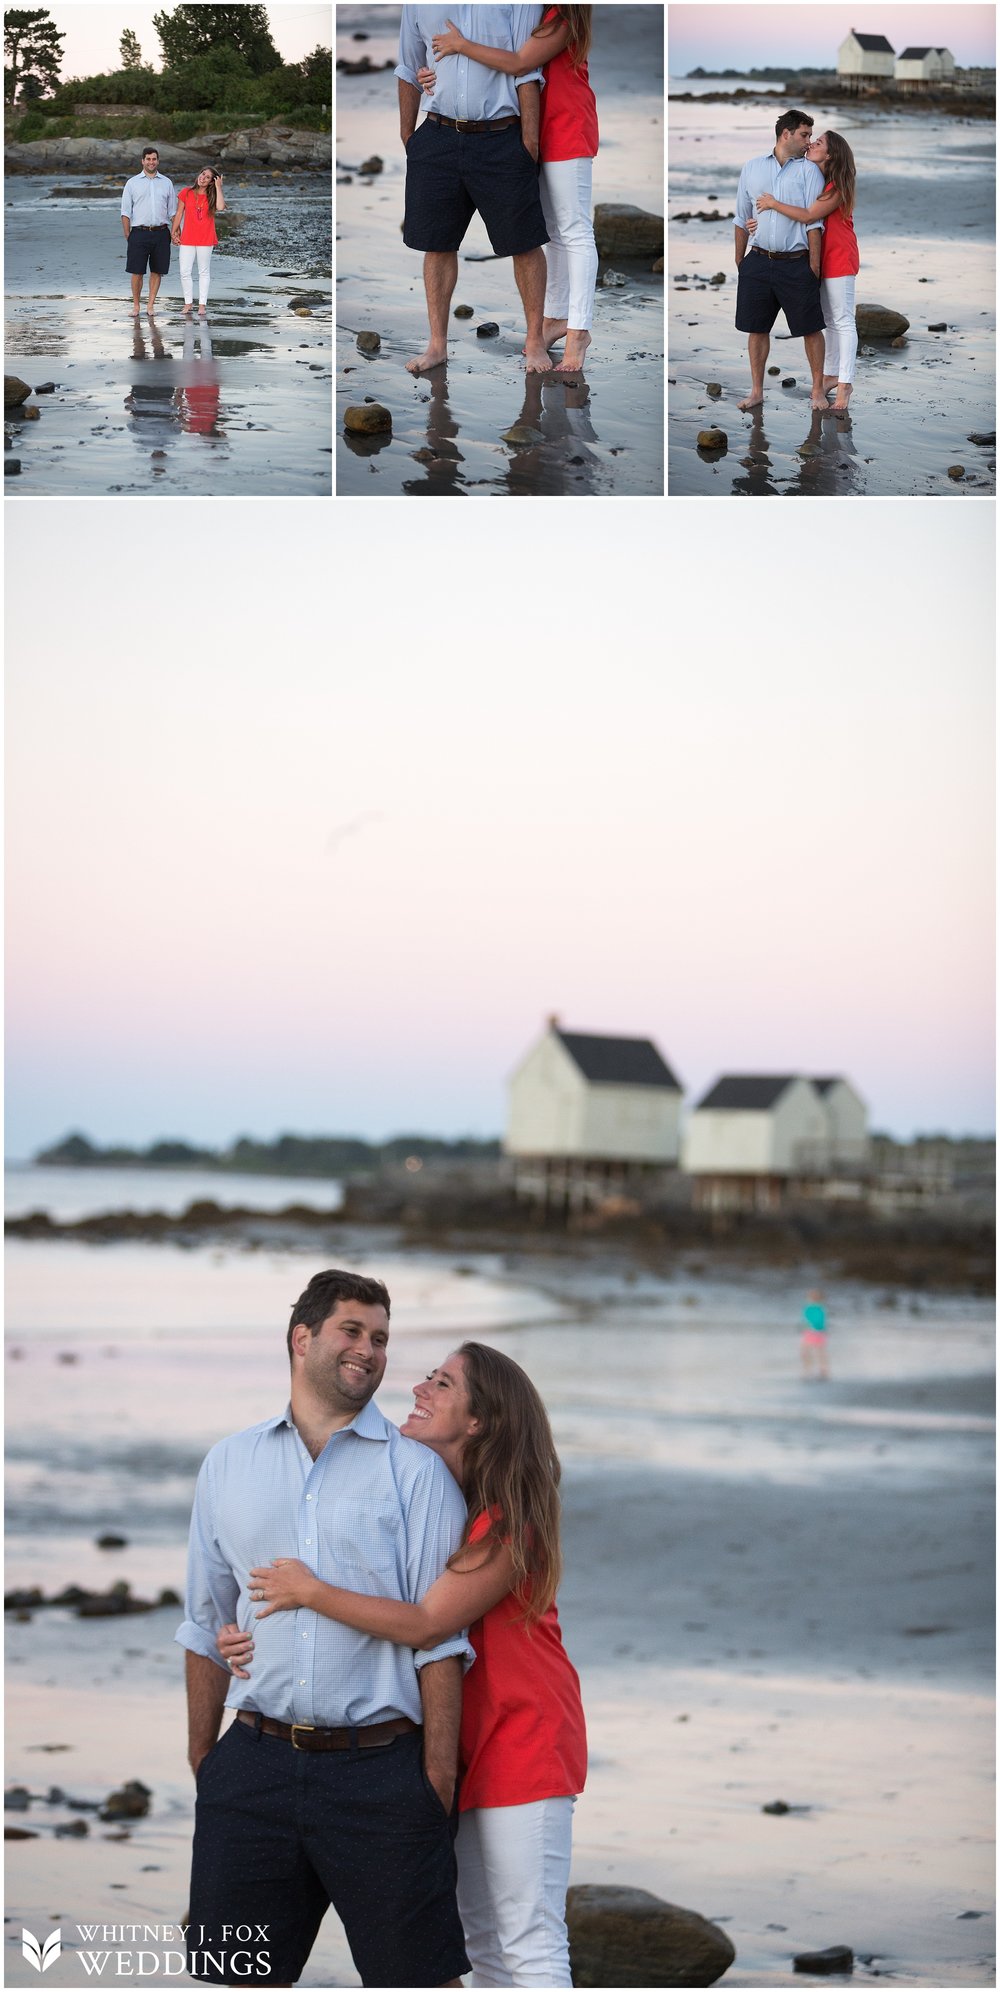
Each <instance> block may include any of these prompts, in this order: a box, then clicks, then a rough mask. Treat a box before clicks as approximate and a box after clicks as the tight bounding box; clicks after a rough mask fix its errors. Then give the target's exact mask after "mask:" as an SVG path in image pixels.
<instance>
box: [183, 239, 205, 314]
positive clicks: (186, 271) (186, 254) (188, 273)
mask: <svg viewBox="0 0 1000 1992" xmlns="http://www.w3.org/2000/svg"><path fill="white" fill-rule="evenodd" d="M195 257H197V259H198V303H199V304H207V303H208V286H209V281H210V278H211V274H212V251H211V249H185V248H184V246H183V244H182V245H181V248H180V251H179V254H178V260H179V262H180V266H181V289H182V291H183V292H184V302H185V304H193V303H194V265H195Z"/></svg>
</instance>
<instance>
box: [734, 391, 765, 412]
mask: <svg viewBox="0 0 1000 1992" xmlns="http://www.w3.org/2000/svg"><path fill="white" fill-rule="evenodd" d="M736 406H737V408H742V410H743V412H744V414H745V413H746V411H747V409H748V408H763V406H764V396H763V395H762V394H756V395H755V394H754V393H753V392H752V391H751V393H750V394H749V395H748V396H747V399H746V400H745V401H738V402H737V403H736Z"/></svg>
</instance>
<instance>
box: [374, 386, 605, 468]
mask: <svg viewBox="0 0 1000 1992" xmlns="http://www.w3.org/2000/svg"><path fill="white" fill-rule="evenodd" d="M466 378H467V377H466V376H463V375H461V374H459V376H458V380H457V382H456V383H454V384H453V388H452V390H451V394H450V392H449V383H448V369H447V367H435V368H434V370H433V372H432V373H429V374H425V375H422V376H421V381H422V384H424V385H425V386H426V388H427V389H428V393H427V395H426V397H425V399H424V402H423V407H424V422H425V432H424V433H425V440H424V441H423V442H422V443H420V445H419V447H418V448H416V449H414V450H412V451H411V455H412V457H413V460H414V462H415V463H417V464H419V465H420V466H421V471H422V474H421V475H420V476H419V477H406V478H404V479H403V480H402V482H401V484H400V490H401V491H404V492H406V493H407V495H408V496H411V497H417V498H420V497H439V496H442V495H443V496H445V497H447V496H448V495H449V494H450V495H452V496H461V495H463V494H464V493H466V492H470V491H472V490H475V489H477V488H478V489H484V488H485V489H489V490H492V491H498V492H506V493H509V494H516V495H517V496H525V495H530V494H532V493H535V494H537V493H539V492H541V493H544V494H545V495H546V496H550V497H553V496H554V497H560V496H580V495H583V494H586V493H587V492H588V491H593V490H597V489H599V488H604V487H606V485H607V482H608V465H607V462H606V460H605V456H602V455H601V454H600V451H599V447H598V446H599V444H600V437H599V436H598V433H597V430H596V429H595V427H594V422H593V416H592V398H591V389H590V384H589V382H588V381H587V380H586V379H585V378H584V376H583V375H580V376H579V377H578V378H576V379H572V380H567V379H563V378H559V377H557V376H556V375H555V374H524V375H522V376H521V377H520V379H519V382H518V389H517V393H518V400H517V402H516V403H515V404H511V403H508V405H507V408H506V410H505V411H504V413H502V414H500V415H499V416H498V417H496V418H495V419H496V422H497V429H496V440H495V441H490V442H484V441H483V440H482V438H481V436H479V435H478V434H476V435H475V436H474V437H472V438H469V437H468V436H465V437H463V435H462V422H461V419H460V416H459V413H458V409H457V407H456V401H457V400H458V397H459V396H460V394H461V392H462V389H463V386H464V384H465V379H466ZM452 395H453V396H454V398H451V397H452ZM477 416H478V411H477ZM476 427H477V428H478V420H477V424H476ZM342 440H343V442H344V444H345V445H346V447H347V448H348V449H349V450H350V451H351V453H352V454H353V455H354V456H372V455H375V454H376V453H377V452H378V451H380V450H382V449H387V448H388V447H389V446H390V444H391V443H392V440H393V438H392V436H389V435H382V436H353V435H348V434H345V435H344V437H343V439H342ZM501 453H502V468H501V469H498V468H497V465H496V458H497V457H498V455H500V454H501ZM482 472H485V473H486V474H480V473H482Z"/></svg>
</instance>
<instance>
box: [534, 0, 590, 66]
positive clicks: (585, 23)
mask: <svg viewBox="0 0 1000 1992" xmlns="http://www.w3.org/2000/svg"><path fill="white" fill-rule="evenodd" d="M593 12H594V10H593V7H557V8H556V11H555V14H554V16H553V18H552V20H551V21H541V22H540V23H539V25H538V27H537V28H536V29H535V33H536V35H551V34H554V33H555V30H556V28H558V27H559V26H560V25H561V24H562V23H563V22H564V21H565V22H566V23H567V24H568V26H569V41H568V42H567V44H566V47H567V50H568V53H569V59H570V61H571V63H572V64H573V67H574V69H582V67H583V65H584V63H585V62H586V60H587V57H588V55H589V54H590V42H591V37H592V35H593V20H592V16H593Z"/></svg>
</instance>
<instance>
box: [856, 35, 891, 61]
mask: <svg viewBox="0 0 1000 1992" xmlns="http://www.w3.org/2000/svg"><path fill="white" fill-rule="evenodd" d="M851 33H852V35H853V36H854V39H855V41H856V42H858V43H860V46H861V47H862V48H867V49H872V50H875V49H878V50H880V51H881V53H882V54H883V55H893V54H894V53H895V51H894V49H893V46H892V43H891V42H888V41H886V38H885V36H884V35H859V34H858V31H857V29H856V28H852V29H851Z"/></svg>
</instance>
